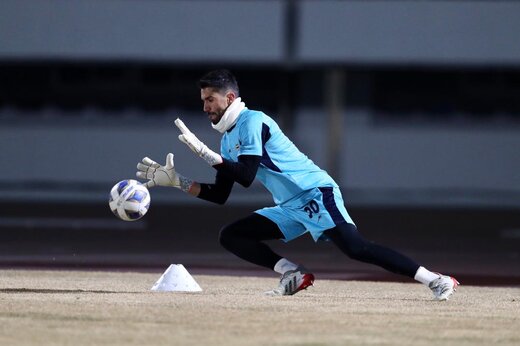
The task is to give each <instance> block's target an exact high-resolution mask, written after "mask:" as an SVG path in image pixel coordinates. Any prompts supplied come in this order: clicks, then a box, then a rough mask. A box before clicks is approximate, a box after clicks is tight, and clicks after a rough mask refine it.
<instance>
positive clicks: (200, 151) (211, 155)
mask: <svg viewBox="0 0 520 346" xmlns="http://www.w3.org/2000/svg"><path fill="white" fill-rule="evenodd" d="M175 125H177V127H178V128H179V130H181V132H182V134H181V135H179V140H180V141H181V142H183V143H184V144H186V145H187V146H188V147H190V149H191V150H193V152H194V153H195V154H197V155H199V156H200V157H201V158H202V159H204V160H205V161H206V162H207V163H208V164H209V165H210V166H215V165H218V164H220V163H222V162H223V160H222V156H220V155H219V154H217V153H216V152H214V151H212V150H211V149H209V148H208V147H207V145H206V144H204V143H202V142H201V141H200V140H199V139H198V138H197V137H196V136H195V135H194V134H193V133H192V132H191V131H190V130H189V129H188V128H187V127H186V125H184V123H183V122H182V120H181V119H179V118H177V120H175Z"/></svg>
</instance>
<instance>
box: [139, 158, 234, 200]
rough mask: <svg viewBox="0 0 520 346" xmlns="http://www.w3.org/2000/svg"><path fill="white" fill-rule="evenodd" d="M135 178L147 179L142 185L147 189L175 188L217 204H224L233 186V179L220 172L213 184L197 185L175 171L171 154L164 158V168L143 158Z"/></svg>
mask: <svg viewBox="0 0 520 346" xmlns="http://www.w3.org/2000/svg"><path fill="white" fill-rule="evenodd" d="M136 176H137V177H138V178H142V179H148V181H147V182H146V183H144V185H145V186H146V187H148V188H152V187H154V186H170V187H176V188H178V189H180V190H182V191H184V192H186V193H188V194H190V195H192V196H195V197H198V198H201V199H204V200H207V201H210V202H214V203H218V204H224V203H225V202H226V201H227V199H228V197H229V194H230V193H231V189H232V188H233V184H234V180H233V179H231V178H229V177H227V176H226V175H225V174H223V173H220V172H217V176H216V178H215V183H214V184H204V183H198V182H196V181H193V180H191V179H189V178H186V177H184V176H182V175H180V174H179V173H178V172H177V171H176V170H175V166H174V162H173V154H171V153H170V154H168V155H167V156H166V164H165V165H164V166H162V165H160V164H158V163H157V162H155V161H153V160H152V159H150V158H148V157H145V158H144V159H143V161H142V162H140V163H138V164H137V173H136Z"/></svg>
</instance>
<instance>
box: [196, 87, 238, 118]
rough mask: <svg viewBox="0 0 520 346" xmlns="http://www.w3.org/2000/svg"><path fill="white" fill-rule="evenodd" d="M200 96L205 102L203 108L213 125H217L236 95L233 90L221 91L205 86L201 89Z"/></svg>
mask: <svg viewBox="0 0 520 346" xmlns="http://www.w3.org/2000/svg"><path fill="white" fill-rule="evenodd" d="M200 98H201V100H202V102H203V103H204V108H203V109H204V112H205V113H206V114H207V115H208V119H209V120H211V122H212V123H213V125H216V124H218V122H219V121H220V118H222V116H223V115H224V113H225V112H226V109H227V108H228V107H229V105H230V104H231V103H232V102H233V101H234V100H235V95H234V93H233V92H232V91H228V92H227V93H224V92H222V93H220V92H218V90H216V89H213V88H204V89H200Z"/></svg>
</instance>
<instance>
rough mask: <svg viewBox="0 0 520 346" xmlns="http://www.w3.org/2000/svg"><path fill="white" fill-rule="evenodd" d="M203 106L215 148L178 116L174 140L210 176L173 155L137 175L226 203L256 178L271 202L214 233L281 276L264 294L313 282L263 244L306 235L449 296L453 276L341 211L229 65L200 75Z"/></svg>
mask: <svg viewBox="0 0 520 346" xmlns="http://www.w3.org/2000/svg"><path fill="white" fill-rule="evenodd" d="M199 86H200V93H201V99H202V102H203V104H204V112H205V113H206V114H207V115H208V118H209V120H210V121H211V125H212V127H213V128H214V129H215V130H217V131H218V132H220V133H221V134H222V140H221V147H220V154H219V153H216V152H214V151H212V150H211V149H210V148H208V147H207V146H206V145H205V144H204V143H202V142H201V141H200V140H199V139H198V138H197V137H196V136H195V134H193V133H192V132H191V131H190V130H189V129H188V128H187V127H186V126H185V125H184V123H183V122H182V121H181V120H180V119H177V120H176V121H175V124H176V125H177V127H178V128H179V130H180V132H181V134H180V135H179V139H180V140H181V141H182V142H184V143H185V144H186V145H187V146H188V147H189V148H190V149H191V150H193V151H194V152H195V153H196V154H197V155H199V156H200V157H201V158H202V159H204V160H205V161H206V162H207V163H208V164H209V165H210V166H212V167H213V168H214V169H215V170H216V176H215V182H214V183H212V184H205V183H199V182H195V181H193V180H191V179H189V178H186V177H183V176H182V175H180V174H179V173H178V172H177V171H176V170H175V167H174V162H173V154H171V153H170V154H168V155H167V157H166V164H165V165H164V166H162V165H160V164H158V163H156V162H155V161H152V160H151V159H149V158H148V157H145V158H144V159H143V160H142V163H139V164H138V165H137V169H138V171H137V177H138V178H142V179H147V180H148V182H146V186H147V187H153V186H156V185H160V186H172V187H176V188H178V189H181V190H182V191H184V192H186V193H189V194H191V195H193V196H196V197H198V198H201V199H204V200H207V201H210V202H214V203H218V204H224V203H225V202H226V200H227V198H228V196H229V195H230V193H231V189H232V187H233V184H234V183H235V182H237V183H239V184H241V185H243V186H245V187H249V186H250V185H251V183H252V182H253V180H254V179H255V178H257V179H258V180H259V181H260V182H261V183H262V184H263V185H264V186H265V187H266V188H267V190H268V191H269V192H270V193H271V194H272V195H273V199H274V202H275V204H276V206H274V207H268V208H263V209H260V210H257V211H255V212H254V213H252V214H251V215H249V216H247V217H245V218H243V219H241V220H238V221H236V222H234V223H232V224H230V225H227V226H225V227H224V228H223V229H222V230H221V231H220V235H219V241H220V243H221V244H222V246H223V247H224V248H226V249H227V250H229V251H230V252H232V253H234V254H235V255H236V256H238V257H240V258H242V259H244V260H246V261H248V262H251V263H254V264H257V265H259V266H263V267H266V268H268V269H270V270H274V271H275V272H277V273H279V274H280V275H281V279H280V283H279V285H278V287H276V288H274V289H273V290H271V291H268V292H266V293H267V294H269V295H292V294H295V293H297V292H298V291H300V290H302V289H305V288H307V287H308V286H310V285H312V284H313V282H314V275H313V274H312V273H310V272H309V271H308V270H307V269H305V268H304V267H303V266H301V265H298V264H296V263H293V262H291V261H290V260H289V259H287V258H284V257H282V256H280V255H278V254H277V253H275V252H274V251H273V250H271V248H269V246H268V245H267V244H266V243H264V241H266V240H271V239H280V240H283V241H285V242H289V241H291V240H293V239H295V238H297V237H299V236H301V235H303V234H305V233H307V232H308V233H310V235H311V236H312V237H313V239H314V240H315V241H318V240H324V239H326V240H330V241H332V242H333V243H334V244H335V245H336V246H337V247H338V248H339V249H340V250H341V251H342V252H344V253H345V254H346V255H347V256H348V257H350V258H352V259H355V260H358V261H362V262H366V263H371V264H374V265H377V266H380V267H382V268H384V269H386V270H388V271H390V272H393V273H396V274H401V275H405V276H408V277H410V278H414V279H415V280H417V281H419V282H421V283H423V284H425V285H427V286H428V287H429V288H430V289H431V290H432V291H433V294H434V298H435V299H437V300H447V299H448V298H449V297H450V296H451V295H452V294H453V292H454V291H455V290H456V288H457V285H458V282H457V281H456V280H455V279H454V278H452V277H450V276H446V275H440V274H438V273H433V272H431V271H429V270H427V269H426V268H424V267H422V266H420V265H419V264H417V263H416V262H414V261H413V260H411V259H410V258H408V257H406V256H404V255H402V254H400V253H398V252H396V251H394V250H391V249H389V248H386V247H383V246H380V245H377V244H374V243H372V242H369V241H367V240H366V239H365V238H364V237H363V236H362V235H361V234H360V233H359V232H358V230H357V228H356V225H355V224H354V222H353V221H352V219H351V218H350V216H349V214H348V212H347V210H346V209H345V206H344V202H343V197H342V196H341V192H340V189H339V187H338V185H337V184H336V182H335V181H334V180H333V179H332V178H331V177H330V176H329V175H328V174H327V173H326V172H325V171H323V170H322V169H320V168H319V167H318V166H316V165H315V164H314V163H313V162H312V161H311V160H310V159H309V158H307V156H305V155H304V154H303V153H302V152H300V151H299V150H298V148H296V146H295V145H294V144H293V143H292V142H291V141H290V140H289V139H288V138H287V137H286V136H285V135H284V133H283V132H282V131H281V130H280V128H279V127H278V125H277V123H276V122H275V121H274V120H273V119H272V118H270V117H269V116H267V115H266V114H264V113H263V112H260V111H254V110H250V109H248V108H246V106H245V104H244V102H242V100H241V98H240V97H239V88H238V84H237V81H236V79H235V77H234V76H233V75H232V74H231V73H230V72H229V71H227V70H216V71H211V72H209V73H208V74H206V75H205V76H204V77H202V78H201V79H200V81H199Z"/></svg>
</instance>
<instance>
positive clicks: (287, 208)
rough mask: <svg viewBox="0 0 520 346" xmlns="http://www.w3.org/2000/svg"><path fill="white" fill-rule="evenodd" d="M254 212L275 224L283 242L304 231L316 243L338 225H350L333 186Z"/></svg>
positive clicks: (338, 191)
mask: <svg viewBox="0 0 520 346" xmlns="http://www.w3.org/2000/svg"><path fill="white" fill-rule="evenodd" d="M255 213H257V214H260V215H262V216H265V217H266V218H268V219H269V220H271V221H273V222H274V223H276V224H277V225H278V227H279V228H280V230H281V231H282V233H283V235H284V237H285V239H283V240H284V241H285V242H288V241H291V240H293V239H295V238H297V237H299V236H301V235H302V234H305V233H307V232H310V234H311V236H312V238H313V239H314V241H318V239H320V237H322V235H323V232H324V231H326V230H328V229H331V228H334V227H335V226H336V225H338V224H340V223H343V222H348V223H351V224H354V222H353V221H352V219H351V218H350V216H349V215H348V212H347V210H346V209H345V206H344V204H343V197H342V196H341V192H340V190H339V188H337V187H319V188H315V189H312V190H308V191H305V192H304V193H302V194H300V195H299V196H297V197H296V198H293V199H292V200H290V201H288V202H285V203H283V204H280V205H277V206H276V207H269V208H263V209H259V210H257V211H255Z"/></svg>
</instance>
